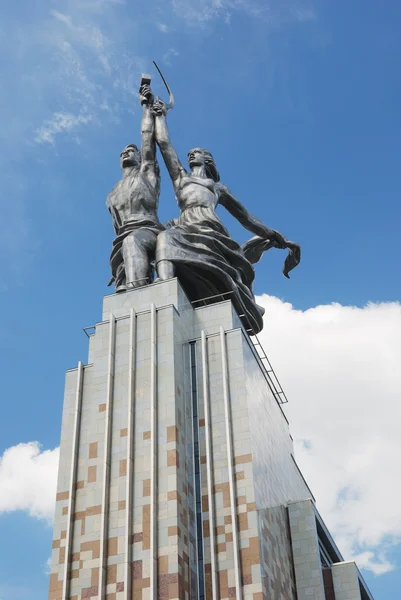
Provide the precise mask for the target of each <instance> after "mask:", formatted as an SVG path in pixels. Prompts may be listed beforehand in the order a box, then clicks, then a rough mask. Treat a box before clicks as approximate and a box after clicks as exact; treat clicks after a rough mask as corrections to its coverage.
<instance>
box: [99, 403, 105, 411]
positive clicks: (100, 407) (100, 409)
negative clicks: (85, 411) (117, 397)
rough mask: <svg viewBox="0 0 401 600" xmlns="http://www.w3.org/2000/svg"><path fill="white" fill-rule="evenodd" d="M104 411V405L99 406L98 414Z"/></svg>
mask: <svg viewBox="0 0 401 600" xmlns="http://www.w3.org/2000/svg"><path fill="white" fill-rule="evenodd" d="M105 410H106V405H105V404H99V412H105Z"/></svg>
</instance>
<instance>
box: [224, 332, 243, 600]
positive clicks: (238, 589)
mask: <svg viewBox="0 0 401 600" xmlns="http://www.w3.org/2000/svg"><path fill="white" fill-rule="evenodd" d="M220 342H221V364H222V373H223V396H224V413H225V424H226V440H227V462H228V482H229V487H230V504H231V520H232V528H233V546H234V572H235V597H236V600H242V581H241V565H240V552H239V534H238V520H237V495H236V489H235V475H234V452H233V435H232V426H231V406H230V389H229V383H228V359H227V343H226V334H225V331H224V329H223V328H222V327H220Z"/></svg>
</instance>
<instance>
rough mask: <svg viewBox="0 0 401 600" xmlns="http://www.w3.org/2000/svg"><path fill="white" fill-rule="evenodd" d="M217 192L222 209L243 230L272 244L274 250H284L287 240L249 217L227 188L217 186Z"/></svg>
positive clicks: (254, 218) (252, 217)
mask: <svg viewBox="0 0 401 600" xmlns="http://www.w3.org/2000/svg"><path fill="white" fill-rule="evenodd" d="M218 191H219V202H220V204H221V205H222V206H224V208H226V209H227V210H228V212H229V213H231V214H232V216H233V217H235V218H236V219H237V221H239V222H240V223H241V225H242V226H243V227H245V229H247V230H248V231H251V232H252V233H255V234H256V235H258V236H259V237H261V238H264V239H269V240H271V241H272V242H274V245H275V246H276V248H286V247H287V244H286V242H287V240H286V239H285V237H284V236H282V235H281V233H279V232H278V231H275V230H274V229H270V228H269V227H267V226H266V225H264V224H263V223H262V221H260V220H259V219H257V218H256V217H254V216H253V215H251V214H250V213H249V212H248V211H247V210H246V208H245V206H243V205H242V204H241V202H239V201H238V200H237V199H236V198H234V196H233V195H232V194H231V192H230V191H229V190H228V188H227V187H226V186H225V185H221V184H218Z"/></svg>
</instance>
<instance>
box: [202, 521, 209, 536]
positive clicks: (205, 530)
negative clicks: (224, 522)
mask: <svg viewBox="0 0 401 600" xmlns="http://www.w3.org/2000/svg"><path fill="white" fill-rule="evenodd" d="M203 537H205V538H206V537H210V521H209V519H205V520H204V521H203Z"/></svg>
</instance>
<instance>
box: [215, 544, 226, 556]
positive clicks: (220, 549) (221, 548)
mask: <svg viewBox="0 0 401 600" xmlns="http://www.w3.org/2000/svg"><path fill="white" fill-rule="evenodd" d="M226 550H227V546H226V543H225V542H222V543H221V544H217V553H218V554H219V553H220V552H225V551H226Z"/></svg>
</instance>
